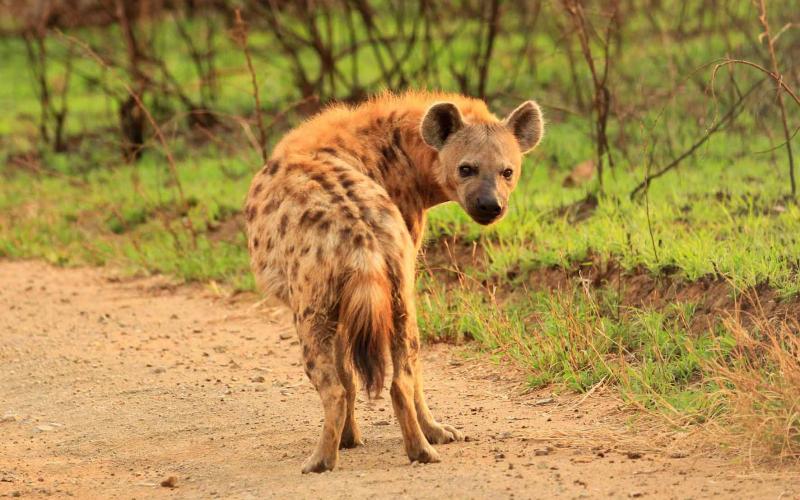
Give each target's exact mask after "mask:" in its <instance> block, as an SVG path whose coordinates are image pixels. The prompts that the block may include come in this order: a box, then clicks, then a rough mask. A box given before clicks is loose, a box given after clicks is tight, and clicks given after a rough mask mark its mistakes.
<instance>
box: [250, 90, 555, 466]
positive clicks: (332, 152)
mask: <svg viewBox="0 0 800 500" xmlns="http://www.w3.org/2000/svg"><path fill="white" fill-rule="evenodd" d="M543 132H544V125H543V120H542V113H541V110H540V109H539V106H538V105H537V104H536V103H535V102H533V101H526V102H524V103H522V104H521V105H520V106H519V107H517V108H516V109H515V110H514V111H512V112H511V113H510V114H509V115H508V116H507V117H506V118H505V119H503V120H499V119H498V118H496V117H495V116H494V115H493V114H492V113H490V112H489V110H488V109H487V107H486V105H485V104H484V102H482V101H480V100H476V99H471V98H467V97H464V96H460V95H449V94H436V93H407V94H403V95H390V94H386V95H383V96H380V97H376V98H373V99H372V100H370V101H368V102H366V103H364V104H361V105H359V106H356V107H348V106H344V105H339V106H334V107H332V108H329V109H327V110H326V111H324V112H322V113H320V114H318V115H317V116H316V117H314V118H312V119H310V120H309V121H307V122H305V123H304V124H302V125H300V126H299V127H297V128H296V129H294V130H292V131H291V132H289V133H288V134H287V135H286V136H285V137H284V138H283V139H282V140H281V141H280V142H279V143H278V145H277V146H276V147H275V149H274V151H273V153H272V156H271V157H270V159H269V160H268V161H267V163H266V165H265V166H264V167H263V168H262V169H261V171H259V172H258V174H257V175H256V176H255V178H254V179H253V182H252V185H251V187H250V191H249V194H248V196H247V203H246V206H245V217H246V219H247V233H248V245H249V249H250V256H251V265H252V269H253V272H254V274H255V276H256V281H257V283H258V285H259V287H260V288H261V289H262V290H263V291H264V292H265V293H266V294H267V295H269V296H272V297H275V298H277V299H278V300H280V301H281V302H283V303H284V304H286V305H287V306H288V307H289V308H290V309H291V311H292V313H293V318H294V326H295V328H296V329H297V334H298V336H299V338H300V344H301V346H302V350H303V360H304V363H305V372H306V374H307V375H308V378H309V379H310V380H311V382H312V383H313V385H314V387H316V389H317V391H319V395H320V397H321V399H322V405H323V407H324V412H325V418H324V424H323V428H322V437H321V438H320V440H319V443H318V445H317V448H316V450H315V451H314V452H313V454H312V455H311V456H310V457H309V458H308V459H307V460H306V462H305V463H304V465H303V469H302V470H303V472H304V473H306V472H322V471H326V470H331V469H333V468H334V467H335V466H336V462H337V460H338V456H339V455H338V453H339V451H338V450H339V448H351V447H355V446H358V445H360V444H363V442H362V439H361V432H360V431H359V427H358V424H357V422H356V418H355V414H354V411H355V408H354V406H355V400H356V376H355V375H356V374H357V375H358V377H359V378H360V379H361V381H362V382H363V384H364V386H365V388H366V390H367V393H368V394H370V395H375V394H377V393H378V392H380V390H381V388H382V387H383V383H384V374H385V366H386V364H387V359H388V358H391V362H392V367H393V369H392V381H391V389H390V394H391V399H392V405H393V407H394V412H395V415H396V417H397V420H398V421H399V423H400V429H401V432H402V435H403V443H404V446H405V451H406V453H407V454H408V458H409V459H410V460H411V461H412V462H414V461H419V462H438V461H439V456H438V454H437V452H436V450H435V449H434V448H433V447H432V446H431V444H444V443H449V442H451V441H459V440H462V439H463V437H464V436H463V434H462V433H461V432H460V431H459V430H457V429H455V428H454V427H452V426H449V425H444V424H440V423H438V422H437V421H436V420H435V419H434V418H433V415H431V412H430V410H429V409H428V405H427V404H426V402H425V397H424V395H423V391H422V375H421V369H420V361H419V348H420V345H419V333H418V330H417V323H416V317H417V313H416V310H415V306H414V265H415V260H416V254H417V251H418V250H419V247H420V244H421V242H422V233H423V229H424V227H425V213H426V211H427V210H428V209H429V208H431V207H433V206H434V205H439V204H440V203H444V202H447V201H455V202H457V203H459V204H460V205H461V206H462V207H463V208H464V209H465V210H466V211H467V213H468V214H469V215H470V216H471V217H472V218H473V219H474V220H475V221H476V222H478V223H479V224H484V225H486V224H491V223H493V222H495V221H497V220H499V219H500V218H502V217H503V215H504V214H505V213H506V210H507V208H508V196H509V194H510V193H511V191H512V190H513V189H514V187H515V186H516V184H517V181H518V180H519V178H520V174H521V172H520V167H521V159H522V155H523V154H524V153H526V152H528V151H530V150H531V149H533V148H534V147H535V146H536V145H537V144H538V143H539V141H540V140H541V138H542V134H543Z"/></svg>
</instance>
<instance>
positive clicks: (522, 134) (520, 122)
mask: <svg viewBox="0 0 800 500" xmlns="http://www.w3.org/2000/svg"><path fill="white" fill-rule="evenodd" d="M503 124H504V125H505V126H506V127H508V129H509V130H511V133H513V134H514V137H516V138H517V142H518V143H519V149H520V151H522V152H523V153H527V152H528V151H530V150H531V149H533V148H535V147H536V146H537V145H538V144H539V141H541V140H542V136H543V135H544V119H543V118H542V110H541V109H540V108H539V105H538V104H536V103H535V102H533V101H525V102H523V103H522V104H520V105H519V106H518V107H517V109H515V110H514V111H512V112H511V114H509V115H508V116H507V117H506V118H505V119H504V120H503Z"/></svg>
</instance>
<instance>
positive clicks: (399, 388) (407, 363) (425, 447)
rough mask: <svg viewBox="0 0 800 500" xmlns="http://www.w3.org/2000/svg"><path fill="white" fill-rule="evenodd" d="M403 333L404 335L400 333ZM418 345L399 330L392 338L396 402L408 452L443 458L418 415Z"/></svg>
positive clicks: (418, 458) (419, 457)
mask: <svg viewBox="0 0 800 500" xmlns="http://www.w3.org/2000/svg"><path fill="white" fill-rule="evenodd" d="M398 333H400V335H398ZM416 356H417V349H413V348H412V347H411V345H410V342H409V341H408V339H407V338H405V337H404V336H403V335H402V332H395V338H394V339H393V340H392V364H393V365H394V370H393V372H394V373H393V378H392V388H391V390H390V393H391V395H392V406H394V413H395V416H396V417H397V420H398V422H399V423H400V430H401V431H402V433H403V444H404V445H405V449H406V454H407V455H408V458H409V460H411V461H412V462H422V463H432V462H439V461H440V458H439V454H438V453H437V452H436V450H435V449H434V448H433V446H431V445H430V443H429V442H428V440H427V439H426V438H425V435H424V434H423V432H422V428H421V427H420V423H419V420H418V419H417V409H416V402H415V399H416V398H415V397H414V391H415V387H414V386H415V380H414V379H415V372H416V364H417V363H416Z"/></svg>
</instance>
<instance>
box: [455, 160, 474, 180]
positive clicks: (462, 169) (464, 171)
mask: <svg viewBox="0 0 800 500" xmlns="http://www.w3.org/2000/svg"><path fill="white" fill-rule="evenodd" d="M476 173H478V169H477V168H475V167H474V166H472V165H468V164H466V163H464V164H463V165H459V167H458V175H460V176H461V177H471V176H473V175H475V174H476Z"/></svg>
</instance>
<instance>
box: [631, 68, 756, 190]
mask: <svg viewBox="0 0 800 500" xmlns="http://www.w3.org/2000/svg"><path fill="white" fill-rule="evenodd" d="M764 81H765V80H760V81H759V82H758V83H756V84H755V85H753V86H752V87H750V89H749V90H748V91H747V92H745V93H744V94H743V95H742V96H741V97H740V98H739V100H738V101H736V103H735V104H734V105H733V106H731V107H730V109H728V112H727V113H725V115H724V116H723V117H722V118H721V119H720V120H718V121H717V123H715V124H714V125H713V126H712V127H711V128H709V129H708V130H707V131H706V133H705V134H704V135H703V137H701V138H700V139H698V140H697V141H696V142H695V143H694V144H692V146H691V147H690V148H689V149H687V150H686V151H684V152H683V153H682V154H681V155H680V156H678V157H677V158H675V159H674V160H672V161H671V162H669V164H667V166H665V167H663V168H662V169H660V170H658V171H657V172H656V173H654V174H652V175H651V174H649V173H648V174H646V175H645V179H644V180H643V181H642V182H640V183H639V184H638V185H637V186H636V187H635V188H634V189H633V191H631V194H630V198H631V200H633V199H635V198H636V196H637V195H638V194H639V192H640V191H642V190H643V189H644V190H647V189H649V188H650V183H651V182H653V180H654V179H658V178H659V177H661V176H662V175H664V174H666V173H667V172H669V171H670V170H672V169H674V168H675V167H677V166H678V165H680V163H681V162H682V161H683V160H685V159H686V158H688V157H689V156H691V155H692V154H693V153H694V152H695V151H697V149H698V148H699V147H700V146H702V145H703V144H705V143H706V141H708V140H709V139H710V138H711V136H712V135H714V134H715V133H717V132H719V131H720V130H721V129H722V127H723V126H724V125H725V124H727V123H728V122H730V121H732V120H733V119H734V118H735V117H736V116H737V115H738V114H739V112H740V108H741V105H742V103H743V102H744V100H745V99H747V97H748V96H750V94H752V93H753V91H754V90H755V89H756V88H758V86H759V85H761V84H762V83H764ZM648 170H649V168H648Z"/></svg>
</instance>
